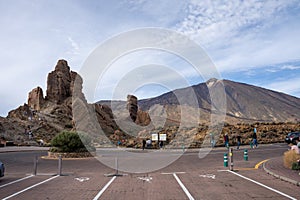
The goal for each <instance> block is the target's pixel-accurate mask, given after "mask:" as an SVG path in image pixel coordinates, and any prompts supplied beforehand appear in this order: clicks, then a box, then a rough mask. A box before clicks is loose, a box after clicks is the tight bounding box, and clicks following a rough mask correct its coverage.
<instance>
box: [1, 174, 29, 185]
mask: <svg viewBox="0 0 300 200" xmlns="http://www.w3.org/2000/svg"><path fill="white" fill-rule="evenodd" d="M33 176H34V175H30V176H26V177H24V178H20V179H18V180H15V181H12V182H9V183H6V184H4V185H0V188H3V187H6V186H8V185H11V184H14V183H17V182H20V181H23V180H25V179H28V178H31V177H33Z"/></svg>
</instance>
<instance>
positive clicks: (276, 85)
mask: <svg viewBox="0 0 300 200" xmlns="http://www.w3.org/2000/svg"><path fill="white" fill-rule="evenodd" d="M265 87H266V88H269V89H271V90H275V91H279V92H284V93H286V94H293V95H295V96H300V78H294V79H289V80H283V81H278V80H276V82H273V83H271V84H267V85H265Z"/></svg>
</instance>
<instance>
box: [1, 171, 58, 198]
mask: <svg viewBox="0 0 300 200" xmlns="http://www.w3.org/2000/svg"><path fill="white" fill-rule="evenodd" d="M57 177H59V175H56V176H53V177H51V178H48V179H46V180H44V181H42V182H39V183H37V184H34V185H32V186H30V187H28V188H25V189H24V190H21V191H19V192H16V193H14V194H12V195H10V196H8V197H5V198H3V199H2V200H7V199H10V198H12V197H14V196H17V195H18V194H21V193H23V192H25V191H27V190H30V189H32V188H34V187H36V186H39V185H41V184H43V183H46V182H48V181H51V180H52V179H55V178H57Z"/></svg>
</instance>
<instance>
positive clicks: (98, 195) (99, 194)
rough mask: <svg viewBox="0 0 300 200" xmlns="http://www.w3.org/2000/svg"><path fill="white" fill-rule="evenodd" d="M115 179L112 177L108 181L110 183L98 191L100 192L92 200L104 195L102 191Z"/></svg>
mask: <svg viewBox="0 0 300 200" xmlns="http://www.w3.org/2000/svg"><path fill="white" fill-rule="evenodd" d="M116 178H117V177H116V176H114V177H112V179H110V181H109V182H108V183H106V185H105V186H104V187H103V188H102V190H100V192H99V193H98V194H97V195H96V196H95V197H94V199H93V200H98V199H99V198H100V197H101V195H102V194H103V193H104V191H105V190H106V189H107V188H108V187H109V185H110V184H111V183H112V182H113V181H114V180H115V179H116Z"/></svg>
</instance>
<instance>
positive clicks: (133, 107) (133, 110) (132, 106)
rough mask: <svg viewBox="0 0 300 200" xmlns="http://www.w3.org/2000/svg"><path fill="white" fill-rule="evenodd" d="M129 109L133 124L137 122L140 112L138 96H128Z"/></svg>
mask: <svg viewBox="0 0 300 200" xmlns="http://www.w3.org/2000/svg"><path fill="white" fill-rule="evenodd" d="M127 109H128V111H129V115H130V118H131V119H132V121H133V122H135V120H136V118H137V111H138V105H137V97H136V96H134V95H127Z"/></svg>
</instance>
